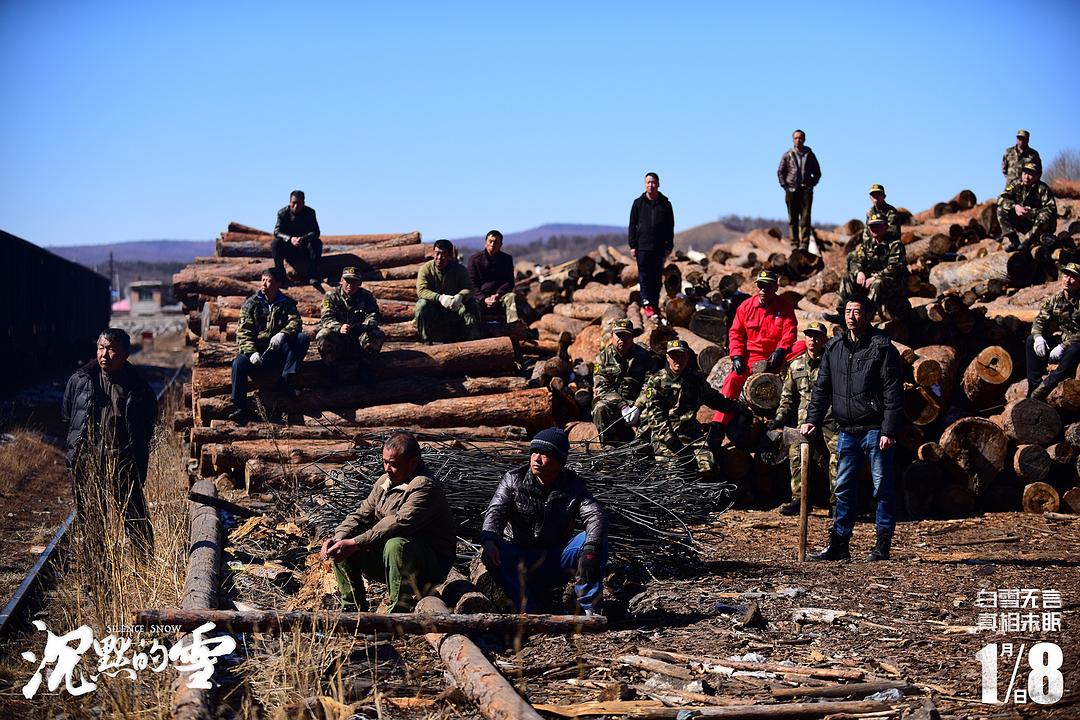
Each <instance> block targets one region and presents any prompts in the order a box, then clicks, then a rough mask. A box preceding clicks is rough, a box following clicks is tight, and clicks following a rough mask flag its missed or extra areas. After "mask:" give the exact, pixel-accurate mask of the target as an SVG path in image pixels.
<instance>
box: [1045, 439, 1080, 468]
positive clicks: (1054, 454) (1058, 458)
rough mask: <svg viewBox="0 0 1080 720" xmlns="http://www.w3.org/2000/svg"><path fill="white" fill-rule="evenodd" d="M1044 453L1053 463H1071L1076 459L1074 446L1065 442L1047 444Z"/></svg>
mask: <svg viewBox="0 0 1080 720" xmlns="http://www.w3.org/2000/svg"><path fill="white" fill-rule="evenodd" d="M1046 454H1047V455H1048V456H1049V457H1050V462H1052V463H1054V464H1055V465H1072V464H1073V461H1074V460H1076V447H1075V446H1073V445H1071V444H1069V443H1067V442H1059V443H1054V444H1053V445H1049V446H1047V448H1046Z"/></svg>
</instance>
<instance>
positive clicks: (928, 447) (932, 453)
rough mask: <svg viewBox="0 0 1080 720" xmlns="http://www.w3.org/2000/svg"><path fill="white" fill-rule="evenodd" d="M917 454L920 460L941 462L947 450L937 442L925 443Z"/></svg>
mask: <svg viewBox="0 0 1080 720" xmlns="http://www.w3.org/2000/svg"><path fill="white" fill-rule="evenodd" d="M916 454H917V455H918V456H919V459H920V460H925V461H926V462H941V461H942V460H944V459H945V451H944V450H943V449H942V448H941V445H939V444H938V443H936V442H928V443H923V444H922V445H920V446H919V449H918V452H917V453H916Z"/></svg>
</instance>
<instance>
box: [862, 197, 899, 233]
mask: <svg viewBox="0 0 1080 720" xmlns="http://www.w3.org/2000/svg"><path fill="white" fill-rule="evenodd" d="M872 215H884V216H885V220H886V221H887V222H888V224H889V233H890V234H893V235H896V236H897V237H899V236H900V213H899V212H897V210H896V208H894V207H893V206H892V205H890V204H889V203H887V202H885V186H884V185H880V184H878V183H874V184H873V185H871V186H870V209H869V210H867V211H866V227H864V228H863V240H864V241H866V240H869V239H870V217H871V216H872Z"/></svg>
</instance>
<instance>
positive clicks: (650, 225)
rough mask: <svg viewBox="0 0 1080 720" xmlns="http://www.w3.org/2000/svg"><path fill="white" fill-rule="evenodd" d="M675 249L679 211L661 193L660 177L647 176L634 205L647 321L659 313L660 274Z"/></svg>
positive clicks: (634, 250) (633, 230)
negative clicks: (672, 207) (676, 223)
mask: <svg viewBox="0 0 1080 720" xmlns="http://www.w3.org/2000/svg"><path fill="white" fill-rule="evenodd" d="M674 248H675V211H674V210H672V209H671V201H670V200H668V199H667V197H666V196H665V195H664V194H663V193H661V192H660V176H659V175H657V174H656V173H654V172H651V173H646V175H645V192H643V193H642V194H641V196H640V197H638V198H636V199H635V200H634V204H633V205H632V206H630V254H631V255H632V256H633V257H634V258H635V259H636V260H637V266H638V285H639V287H640V288H641V308H642V313H643V314H644V315H645V319H646V320H654V319H656V317H657V316H658V314H659V310H658V308H659V305H660V275H661V273H662V272H663V271H664V259H665V258H666V257H667V256H668V254H669V253H670V252H671V251H672V250H673V249H674Z"/></svg>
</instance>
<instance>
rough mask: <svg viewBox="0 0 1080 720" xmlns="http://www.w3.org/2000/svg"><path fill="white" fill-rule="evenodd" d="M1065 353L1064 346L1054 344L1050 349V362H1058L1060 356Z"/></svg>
mask: <svg viewBox="0 0 1080 720" xmlns="http://www.w3.org/2000/svg"><path fill="white" fill-rule="evenodd" d="M1064 353H1065V346H1064V345H1062V344H1060V343H1059V344H1058V345H1056V346H1054V349H1053V350H1051V351H1050V362H1058V361H1059V360H1061V356H1062V355H1063V354H1064Z"/></svg>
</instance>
